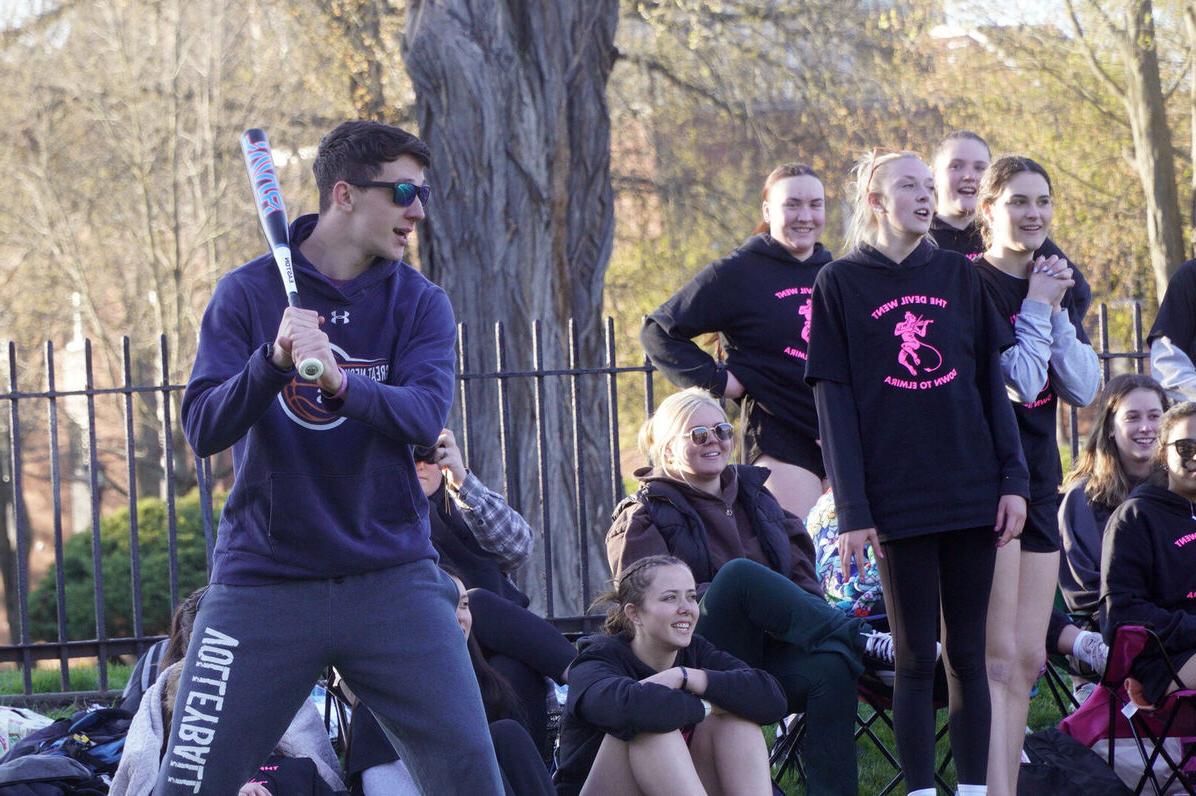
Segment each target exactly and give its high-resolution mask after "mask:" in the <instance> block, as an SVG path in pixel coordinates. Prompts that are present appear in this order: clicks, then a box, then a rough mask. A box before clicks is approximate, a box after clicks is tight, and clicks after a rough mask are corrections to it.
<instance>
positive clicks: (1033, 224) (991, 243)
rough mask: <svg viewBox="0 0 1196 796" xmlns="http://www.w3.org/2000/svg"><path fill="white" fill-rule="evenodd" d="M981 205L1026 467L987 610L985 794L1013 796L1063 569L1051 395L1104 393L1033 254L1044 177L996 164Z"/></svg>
mask: <svg viewBox="0 0 1196 796" xmlns="http://www.w3.org/2000/svg"><path fill="white" fill-rule="evenodd" d="M977 206H978V210H977V216H978V218H979V221H980V228H981V233H982V235H983V238H984V242H985V244H986V246H987V249H986V251H985V252H984V256H983V257H981V258H980V259H979V260H977V261H976V268H977V269H978V272H979V275H980V278H981V281H982V282H983V283H984V287H985V291H986V292H987V294H988V297H989V298H990V299H991V300H992V302H993V304H994V305H995V306H996V308H997V314H998V315H1000V317H1001V318H1002V319H1007V320H1004V321H1003V322H1004V323H1005V324H1007V325H1008V330H1009V331H1010V332H1011V333H1012V335H1013V338H1014V340H1015V342H1014V344H1013V345H1011V346H1009V347H1008V348H1006V349H1005V350H1004V351H1003V352H1002V353H1001V371H1002V373H1003V374H1004V377H1005V386H1006V388H1007V389H1008V391H1009V394H1010V395H1011V396H1013V397H1014V399H1015V400H1014V402H1013V411H1014V415H1015V416H1016V417H1017V425H1018V432H1019V435H1020V437H1021V442H1022V449H1023V450H1024V452H1025V456H1026V462H1027V464H1028V465H1029V470H1030V503H1029V509H1028V513H1027V517H1026V523H1025V526H1024V527H1023V530H1022V533H1021V535H1020V536H1018V537H1015V538H1014V539H1012V540H1010V541H1009V543H1008V544H1005V545H1003V546H1002V547H1001V549H1000V550H998V551H997V561H996V572H995V575H994V577H993V590H992V601H991V603H990V605H989V610H988V640H987V642H988V643H987V658H988V671H989V691H990V692H991V695H992V715H993V718H992V727H993V731H992V740H991V742H990V747H989V767H988V786H989V789H990V792H992V793H994V794H1012V793H1013V792H1014V790H1015V789H1016V783H1017V772H1018V766H1019V765H1020V760H1021V749H1022V741H1023V736H1024V733H1023V729H1024V727H1025V726H1026V713H1027V710H1028V708H1029V698H1028V696H1027V695H1028V694H1029V693H1030V689H1031V687H1032V686H1033V685H1034V681H1035V680H1037V679H1038V673H1039V671H1040V669H1041V666H1042V665H1043V663H1044V662H1045V659H1046V647H1045V646H1044V644H1043V639H1044V638H1046V637H1047V635H1048V633H1047V630H1048V624H1049V622H1050V617H1051V605H1052V602H1053V599H1054V596H1055V588H1056V583H1057V573H1058V571H1059V548H1060V540H1059V522H1058V513H1057V510H1058V506H1059V502H1058V494H1059V484H1060V482H1061V481H1062V478H1063V470H1062V466H1061V464H1060V461H1059V449H1058V447H1057V445H1056V444H1055V425H1056V417H1057V415H1058V413H1057V411H1056V408H1057V406H1058V402H1059V398H1062V399H1063V400H1065V401H1067V402H1068V403H1070V404H1072V405H1073V406H1086V405H1088V404H1089V403H1090V402H1091V401H1092V399H1093V397H1094V396H1095V395H1096V391H1097V388H1098V387H1099V385H1100V365H1099V362H1098V360H1097V357H1096V352H1094V351H1093V350H1092V346H1090V345H1089V344H1088V338H1087V336H1086V335H1085V333H1084V327H1083V324H1082V323H1081V319H1080V310H1079V309H1078V308H1077V306H1076V301H1075V299H1074V291H1073V290H1072V288H1073V287H1074V285H1075V280H1074V279H1073V272H1072V269H1071V267H1070V265H1069V264H1068V262H1067V260H1066V259H1063V258H1060V257H1057V256H1051V257H1043V256H1038V255H1036V252H1037V251H1038V250H1039V249H1040V248H1041V247H1042V245H1043V243H1044V242H1045V241H1046V237H1047V233H1048V232H1049V231H1050V227H1051V221H1052V219H1053V218H1054V213H1055V205H1054V197H1053V196H1052V193H1051V180H1050V177H1049V175H1048V174H1047V172H1046V169H1044V168H1043V167H1042V166H1041V165H1039V164H1038V163H1036V162H1035V161H1033V160H1031V159H1030V158H1027V157H1022V156H1016V155H1006V156H1004V157H1000V158H997V160H996V161H995V162H994V163H993V164H992V166H990V167H989V168H988V170H987V171H986V172H985V175H984V179H983V180H982V181H981V183H980V187H979V194H978V199H977ZM1052 636H1053V634H1052ZM1051 646H1052V647H1055V646H1057V644H1052V645H1051Z"/></svg>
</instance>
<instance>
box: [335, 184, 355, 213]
mask: <svg viewBox="0 0 1196 796" xmlns="http://www.w3.org/2000/svg"><path fill="white" fill-rule="evenodd" d="M353 199H354V196H353V186H351V185H349V183H347V182H345V181H344V180H341V181H340V182H338V183H336V185H333V186H332V204H333V205H334V206H335V207H336V208H338V209H340V210H342V211H344V212H346V213H351V212H353Z"/></svg>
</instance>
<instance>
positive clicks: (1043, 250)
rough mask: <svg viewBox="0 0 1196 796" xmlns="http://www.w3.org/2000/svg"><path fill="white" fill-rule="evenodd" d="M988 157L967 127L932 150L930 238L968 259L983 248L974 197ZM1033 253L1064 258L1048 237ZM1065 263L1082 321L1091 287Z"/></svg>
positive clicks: (984, 146) (985, 145) (985, 146)
mask: <svg viewBox="0 0 1196 796" xmlns="http://www.w3.org/2000/svg"><path fill="white" fill-rule="evenodd" d="M991 160H992V154H991V151H990V150H989V148H988V142H987V141H985V140H984V138H983V137H981V136H980V135H978V134H976V133H973V132H972V131H971V130H954V131H952V132H950V133H947V134H946V135H945V136H943V140H941V141H939V145H938V146H937V147H935V150H934V162H933V165H934V191H935V213H934V219H933V220H932V221H931V222H930V238H931V240H933V241H934V242H935V243H936V244H938V246H939V248H942V249H947V250H948V251H953V252H959V253H960V254H962V255H963V256H964V257H967V258H968V259H969V260H976V259H978V258H979V257H980V255H982V254H983V253H984V250H985V248H986V247H985V245H984V240H983V238H982V237H981V235H980V224H979V223H978V222H977V219H976V197H977V192H978V191H979V189H980V180H981V179H982V178H983V177H984V172H985V171H986V170H987V169H988V165H989V162H990V161H991ZM1035 256H1036V257H1059V258H1061V259H1064V260H1067V259H1068V258H1067V255H1065V254H1064V253H1063V251H1062V250H1061V249H1060V248H1059V247H1058V246H1056V245H1055V242H1054V241H1053V240H1051V239H1050V238H1047V239H1046V240H1044V241H1043V242H1042V246H1041V247H1040V248H1039V249H1038V251H1036V252H1035ZM1068 265H1070V266H1071V268H1072V271H1073V274H1072V277H1073V278H1074V279H1075V282H1076V284H1075V286H1074V287H1072V288H1071V290H1070V291H1069V292H1070V293H1071V295H1072V297H1073V301H1074V305H1075V307H1076V312H1077V317H1079V318H1080V320H1081V321H1082V320H1083V319H1084V316H1085V315H1087V314H1088V306H1089V305H1090V304H1091V303H1092V288H1091V287H1089V286H1088V282H1087V280H1085V279H1084V275H1083V274H1082V273H1080V269H1079V268H1077V267H1076V266H1075V264H1074V263H1072V262H1071V261H1070V260H1068Z"/></svg>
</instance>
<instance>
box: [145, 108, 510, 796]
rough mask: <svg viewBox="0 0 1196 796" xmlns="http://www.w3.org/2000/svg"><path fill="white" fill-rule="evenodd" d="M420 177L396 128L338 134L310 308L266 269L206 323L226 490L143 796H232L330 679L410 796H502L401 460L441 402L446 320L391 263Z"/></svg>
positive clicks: (302, 251) (322, 173) (224, 292)
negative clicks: (369, 726) (375, 728)
mask: <svg viewBox="0 0 1196 796" xmlns="http://www.w3.org/2000/svg"><path fill="white" fill-rule="evenodd" d="M428 159H429V152H428V149H427V147H426V146H425V145H424V144H423V142H421V141H420V140H419V139H418V138H416V137H414V136H412V135H410V134H408V133H406V132H404V131H402V130H400V129H398V128H396V127H389V126H387V125H382V124H378V123H375V122H346V123H344V124H342V125H340V126H339V127H337V128H336V129H335V130H333V131H332V132H331V133H329V134H328V135H327V136H325V138H324V140H323V141H321V142H320V147H319V152H318V155H317V157H316V161H315V165H314V171H315V175H316V184H317V187H318V188H319V192H320V212H319V214H318V215H313V216H304V217H301V218H299V219H298V220H296V221H295V223H294V224H293V225H292V226H291V230H290V238H291V239H290V246H291V251H292V253H293V259H294V272H295V276H296V281H297V284H298V293H299V295H300V296H301V297H302V300H303V302H304V306H305V307H307V309H299V308H297V307H288V306H287V296H286V293H285V292H284V290H283V285H282V281H281V280H280V278H279V273H278V271H277V270H276V268H275V263H274V261H273V259H272V257H271V255H265V256H263V257H259V258H258V259H256V260H253V261H251V262H249V263H247V264H245V265H243V266H241V267H240V268H238V269H236V270H235V271H233V272H231V273H230V274H228V275H226V276H225V277H224V278H223V279H221V280H220V282H219V284H218V285H217V287H216V291H215V294H214V295H213V297H212V301H211V303H210V304H209V305H208V308H207V311H206V312H205V314H204V319H203V325H202V327H201V331H200V339H199V350H198V353H197V355H196V361H195V367H194V369H193V371H192V373H191V379H190V381H189V383H188V385H187V391H186V394H185V395H184V397H183V407H182V417H183V425H184V429H185V431H186V434H187V439H188V440H189V441H190V443H191V445H192V447H193V448H194V449H195V451H196V453H198V454H199V455H201V456H207V455H210V454H212V453H215V452H217V451H220V450H223V449H225V448H227V447H230V446H231V447H232V449H233V463H234V471H235V474H236V480H235V483H234V485H233V489H232V492H231V493H230V494H229V497H228V502H227V503H226V504H225V507H224V512H223V516H222V517H221V519H220V529H219V536H218V540H217V545H216V551H215V556H214V559H213V566H212V575H211V583H212V585H211V586H210V588H209V589H208V591H207V593H206V594H205V596H204V598H203V601H202V602H201V604H200V607H199V614H198V616H197V617H196V621H195V629H194V634H193V636H192V640H191V645H190V647H189V649H188V650H187V658H186V662H185V664H184V668H183V672H182V676H181V679H180V685H179V692H178V699H177V701H176V704H175V712H174V722H173V725H172V726H171V728H170V736H169V747H168V749H167V751H166V756H165V757H164V758H163V760H162V767H161V771H160V774H159V778H158V782H157V785H156V787H155V791H154V792H155V793H156V794H179V793H201V792H202V793H214V794H221V796H223V795H224V794H229V793H236V792H237V790H238V788H239V787H240V786H241V785H242V784H243V783H244V782H245V781H246V780H247V779H249V777H250V776H251V774H252V773H253V772H254V771H255V770H256V768H257V766H258V765H259V764H260V763H261V762H262V761H263V760H265V759H266V757H267V756H268V755H269V753H270V752H271V751H272V750H273V748H274V745H275V744H276V743H277V741H278V739H279V738H280V736H281V735H282V733H283V730H285V729H286V726H287V724H288V722H289V721H290V720H291V717H292V716H294V715H295V711H296V710H297V709H298V707H299V706H300V705H301V704H302V702H303V700H304V699H305V698H306V696H307V693H308V691H309V689H310V688H311V685H312V683H313V682H314V681H315V680H316V679H317V678H318V677H319V676H320V674H321V672H322V671H323V669H324V668H325V667H326V666H327V665H328V664H330V663H334V664H336V666H337V667H338V669H339V670H340V672H341V673H342V674H343V675H344V677H345V679H346V680H347V681H348V683H349V685H350V687H351V688H352V689H353V691H354V692H355V693H356V694H357V695H358V696H359V697H361V699H362V700H363V701H364V702H365V703H366V704H368V705H370V707H371V709H372V710H373V712H374V714H375V715H376V716H377V718H378V719H379V723H380V724H382V726H383V727H384V728H385V729H386V731H387V734H388V735H390V736H391V740H392V741H393V742H394V744H395V746H396V748H397V749H398V751H399V753H400V754H401V755H402V758H403V760H404V761H405V762H406V764H407V767H408V768H409V770H410V771H411V773H412V775H413V776H414V777H415V780H416V783H417V784H418V785H419V787H420V790H421V791H422V792H424V793H430V794H447V793H470V794H500V793H502V792H503V785H502V781H501V777H500V774H499V772H498V767H497V764H496V762H495V759H494V751H493V747H492V745H491V742H490V737H489V733H488V731H487V724H486V718H485V713H484V711H483V708H482V701H481V697H480V695H479V692H478V686H477V681H476V680H475V678H474V675H473V672H472V668H471V666H470V662H469V657H468V653H467V651H466V648H465V645H464V643H463V642H462V638H461V632H460V630H459V629H458V627H457V623H456V618H455V609H456V605H457V590H456V587H455V586H454V584H453V582H452V580H450V579H449V578H448V576H446V575H445V574H444V573H443V572H441V571H440V570H439V568H437V566H436V563H435V553H434V552H433V549H432V545H431V542H430V541H429V530H428V518H427V506H428V503H427V500H426V499H425V498H424V496H423V493H422V491H421V490H420V486H419V483H418V481H417V479H416V475H415V467H414V463H413V460H412V452H411V451H412V446H415V445H430V444H433V443H434V442H435V440H436V438H437V435H438V434H439V433H440V430H441V428H442V427H443V426H444V422H445V419H446V417H447V415H448V411H449V406H450V404H451V402H452V389H453V339H454V321H453V313H452V308H451V307H450V305H449V302H448V299H447V297H446V296H445V294H444V292H443V291H442V290H441V289H440V288H438V287H436V286H435V285H433V284H431V283H430V282H428V281H427V280H426V279H425V278H424V277H423V276H421V275H420V274H419V273H417V272H416V271H415V270H413V269H412V268H411V267H410V266H408V265H406V264H404V263H403V262H402V257H403V254H404V252H405V250H406V247H407V239H408V236H409V235H410V234H411V232H412V231H413V230H414V228H415V224H416V223H417V222H418V221H419V220H420V219H422V218H423V217H424V207H425V205H426V204H427V202H428V199H429V195H428V190H427V188H426V187H425V185H424V169H425V168H426V167H427V165H428ZM279 207H281V205H280V206H279ZM311 359H316V360H318V361H319V362H320V363H321V364H322V365H323V372H322V374H321V375H320V376H319V377H318V379H317V380H316V381H315V382H305V381H302V380H301V379H299V378H297V376H296V372H295V370H294V363H296V362H304V361H306V360H311Z"/></svg>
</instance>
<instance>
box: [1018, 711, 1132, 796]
mask: <svg viewBox="0 0 1196 796" xmlns="http://www.w3.org/2000/svg"><path fill="white" fill-rule="evenodd" d="M1022 748H1023V749H1024V751H1025V753H1026V756H1027V757H1029V758H1030V762H1029V763H1022V766H1021V772H1020V773H1019V774H1018V778H1017V793H1018V796H1129V794H1130V790H1129V788H1127V787H1126V786H1125V785H1124V784H1123V783H1122V781H1121V779H1120V778H1119V777H1118V776H1117V775H1116V774H1114V773H1113V769H1111V768H1109V767H1108V766H1107V765H1105V761H1104V760H1102V759H1101V758H1100V755H1098V754H1096V753H1095V752H1093V751H1092V750H1091V749H1089V748H1088V747H1086V746H1084V745H1083V744H1082V743H1080V742H1079V741H1077V740H1076V739H1075V738H1072V737H1071V736H1070V735H1067V734H1065V733H1062V732H1060V731H1059V730H1058V729H1056V728H1054V727H1051V728H1049V729H1046V730H1042V731H1040V732H1036V733H1034V734H1033V735H1028V736H1026V743H1025V746H1023V747H1022Z"/></svg>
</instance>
